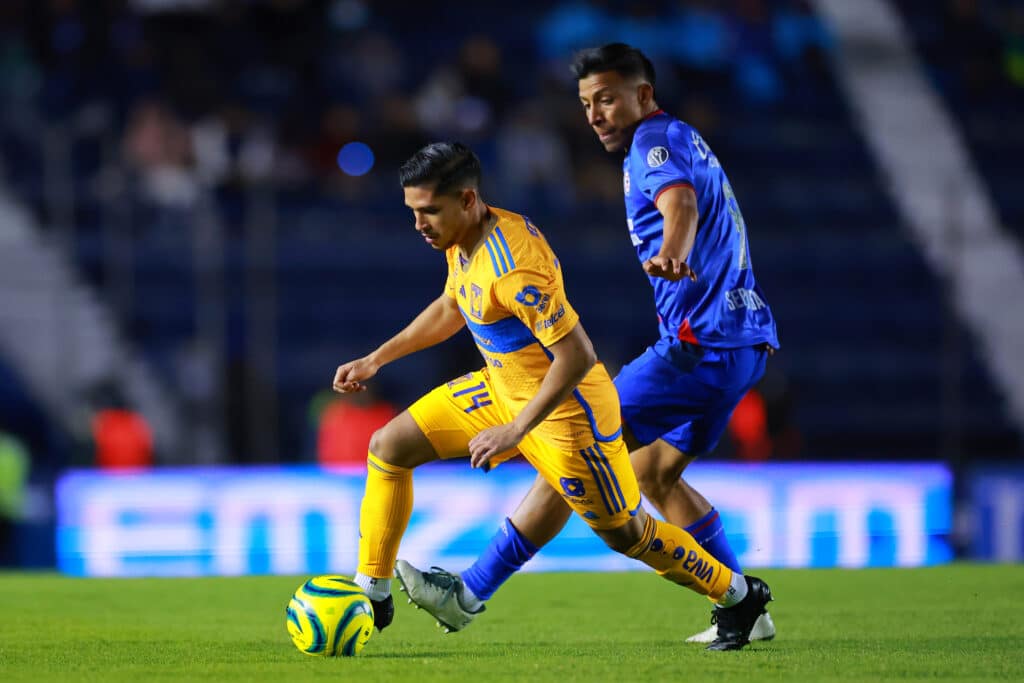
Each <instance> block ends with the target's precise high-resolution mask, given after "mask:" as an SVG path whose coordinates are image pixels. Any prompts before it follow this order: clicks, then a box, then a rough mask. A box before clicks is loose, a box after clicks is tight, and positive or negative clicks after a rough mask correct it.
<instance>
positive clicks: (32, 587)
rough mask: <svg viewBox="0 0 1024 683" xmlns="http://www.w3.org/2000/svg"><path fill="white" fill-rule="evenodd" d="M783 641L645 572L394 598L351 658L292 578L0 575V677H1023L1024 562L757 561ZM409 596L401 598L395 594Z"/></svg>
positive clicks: (535, 579) (538, 578) (361, 680)
mask: <svg viewBox="0 0 1024 683" xmlns="http://www.w3.org/2000/svg"><path fill="white" fill-rule="evenodd" d="M763 577H764V578H765V579H766V580H768V581H769V583H770V584H771V586H772V589H773V592H774V594H775V596H776V600H777V602H775V603H773V604H772V610H771V611H772V614H773V616H774V618H775V623H776V625H777V626H778V630H779V636H778V638H776V640H775V641H774V642H772V643H764V644H757V643H755V644H754V645H752V646H750V647H749V648H747V649H746V650H743V651H741V652H725V653H711V652H705V651H704V650H703V649H702V648H701V647H700V646H694V645H686V644H684V643H683V642H682V640H683V637H684V636H686V635H689V634H690V633H692V632H694V631H696V630H698V629H700V628H703V627H704V626H705V625H706V623H707V617H708V603H707V602H706V600H705V599H703V598H700V597H698V596H696V595H694V594H691V593H689V592H687V591H685V590H683V589H679V588H676V587H675V586H673V585H671V584H668V583H666V582H664V581H661V580H659V579H657V578H656V577H654V576H652V575H650V574H646V573H639V572H638V573H629V574H524V575H521V576H518V577H515V578H514V579H513V580H512V581H510V582H509V583H508V585H506V586H505V588H504V589H503V590H502V591H501V592H500V593H499V594H498V595H497V596H496V597H495V598H494V599H493V600H492V601H491V604H490V606H489V608H488V611H487V613H486V614H485V615H483V616H482V617H481V618H479V619H478V620H477V622H476V623H474V624H473V625H472V626H470V627H469V628H468V629H467V630H465V631H463V632H461V633H456V634H451V635H447V636H446V635H442V634H441V632H440V631H439V630H438V629H436V628H435V627H434V624H433V620H432V619H431V618H430V617H429V615H427V614H426V613H424V612H417V611H414V610H413V609H411V607H410V606H408V605H406V604H405V601H404V600H400V601H398V602H400V603H401V604H399V605H398V611H397V614H396V616H395V622H394V624H393V625H392V626H391V628H389V629H388V630H386V631H385V632H384V633H383V634H379V633H378V634H374V636H373V638H372V639H371V640H370V642H369V644H368V645H367V647H366V649H365V650H364V651H363V654H362V655H360V656H359V657H357V658H354V659H343V658H336V659H327V658H319V657H308V656H305V655H302V654H300V653H299V652H298V651H297V650H296V649H294V647H293V646H292V644H291V641H290V640H289V639H288V635H287V632H286V630H285V616H284V606H285V603H286V602H287V600H288V597H289V596H290V595H291V592H292V591H293V590H294V589H295V588H296V587H297V586H298V584H299V583H300V579H299V578H296V577H245V578H210V579H139V580H134V579H112V580H106V579H73V578H66V577H62V576H55V575H40V574H35V575H33V574H0V606H2V608H3V619H2V620H0V681H20V680H26V681H27V680H32V681H51V680H61V681H68V680H93V681H121V680H124V681H165V680H209V681H234V680H238V681H254V680H267V681H280V682H281V683H289V682H291V681H302V680H313V679H317V680H332V681H338V682H341V681H353V682H357V683H366V682H369V681H399V682H400V681H410V682H411V683H425V682H426V681H483V682H485V683H492V682H493V681H530V682H531V683H535V682H538V681H559V683H565V682H568V681H588V682H589V681H615V682H616V683H621V682H625V681H685V682H694V683H695V682H697V681H714V682H715V683H718V682H720V681H743V682H744V683H751V682H753V681H768V680H771V681H805V680H816V681H817V680H843V681H876V680H880V679H894V680H896V679H898V680H993V679H1002V680H1022V679H1024V654H1022V648H1021V644H1022V639H1024V618H1022V614H1024V571H1022V569H1021V568H1019V567H1012V566H977V565H952V566H946V567H938V568H930V569H916V570H898V569H897V570H859V571H842V570H828V571H826V570H819V571H793V570H789V571H772V570H766V571H764V572H763ZM398 595H399V596H401V594H398Z"/></svg>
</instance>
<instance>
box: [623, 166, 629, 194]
mask: <svg viewBox="0 0 1024 683" xmlns="http://www.w3.org/2000/svg"><path fill="white" fill-rule="evenodd" d="M622 191H623V192H625V193H626V194H629V171H623V172H622Z"/></svg>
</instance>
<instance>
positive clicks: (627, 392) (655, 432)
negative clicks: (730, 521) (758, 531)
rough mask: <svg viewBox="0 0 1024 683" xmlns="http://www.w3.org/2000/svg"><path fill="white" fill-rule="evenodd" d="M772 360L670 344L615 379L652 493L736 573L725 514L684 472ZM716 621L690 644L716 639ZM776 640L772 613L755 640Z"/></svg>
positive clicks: (668, 515) (635, 456)
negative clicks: (712, 503) (719, 511)
mask: <svg viewBox="0 0 1024 683" xmlns="http://www.w3.org/2000/svg"><path fill="white" fill-rule="evenodd" d="M766 357H767V354H766V353H765V352H764V351H757V350H755V349H738V350H734V351H715V350H705V349H699V348H696V347H693V346H690V345H687V344H681V343H679V342H678V341H669V340H662V342H659V343H658V344H657V345H655V347H654V348H649V349H647V351H646V352H645V353H644V354H642V355H641V356H640V357H639V358H637V359H636V360H634V361H632V362H631V363H629V364H628V365H626V366H625V367H624V368H623V369H622V371H621V372H620V373H619V375H618V376H617V377H616V378H615V386H616V389H617V390H618V392H619V397H620V402H621V405H622V414H623V423H624V424H623V436H624V438H625V439H626V443H627V444H628V445H629V447H630V450H631V454H630V455H631V460H632V462H633V468H634V470H635V471H636V474H637V478H638V479H639V481H640V488H641V490H642V491H643V493H644V495H645V496H646V497H647V499H648V500H650V501H651V504H652V505H653V506H654V507H655V509H657V510H658V511H659V512H660V513H661V514H662V515H663V516H664V517H665V519H666V520H668V521H670V522H672V523H673V524H676V525H677V526H680V527H683V528H684V529H686V530H687V531H688V532H690V533H691V534H692V535H693V536H694V538H696V539H697V542H698V543H700V544H701V546H703V547H704V548H705V549H706V550H708V551H709V552H710V553H711V554H712V555H714V556H715V557H716V558H718V559H719V560H720V561H722V562H723V563H725V564H726V565H728V566H729V567H730V568H731V569H733V570H734V571H741V566H740V564H739V561H738V560H737V558H736V554H735V552H734V551H733V549H732V547H731V545H730V543H729V540H728V537H727V536H726V533H725V529H724V527H723V524H722V520H721V518H720V516H719V514H718V511H717V510H716V509H715V508H714V507H713V506H712V505H711V503H710V502H708V500H707V499H706V498H705V497H704V496H703V495H701V493H700V492H699V491H697V490H696V489H695V488H693V487H692V486H691V485H690V484H689V483H688V482H687V481H686V478H685V474H684V472H685V470H686V468H687V467H688V466H689V464H690V463H691V462H693V461H694V460H696V459H697V457H696V456H697V455H700V454H702V453H706V452H708V451H710V450H712V449H713V448H714V447H715V445H716V444H717V443H718V440H719V439H720V438H721V436H722V434H723V432H724V431H725V428H726V425H727V424H728V420H729V416H730V415H731V414H732V411H733V409H734V408H735V406H736V404H737V403H738V402H739V400H740V399H741V398H742V397H743V395H744V394H745V393H746V392H747V390H748V389H749V388H750V387H751V386H752V385H753V384H754V383H756V382H757V380H758V379H759V378H760V377H761V375H762V374H763V373H764V365H765V360H766ZM716 620H717V617H713V618H712V626H711V627H710V628H708V629H706V630H705V631H702V632H700V633H698V634H695V635H693V636H690V637H689V638H687V641H688V642H705V643H706V642H711V641H713V640H714V639H715V638H716V637H717V629H716V627H715V621H716ZM774 636H775V626H774V624H773V623H772V620H771V617H770V615H768V614H767V613H765V615H764V616H763V617H762V618H761V619H759V620H758V623H757V624H756V625H755V628H754V630H753V632H752V634H751V637H752V638H753V639H757V640H765V639H771V638H773V637H774Z"/></svg>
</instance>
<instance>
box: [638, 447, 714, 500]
mask: <svg viewBox="0 0 1024 683" xmlns="http://www.w3.org/2000/svg"><path fill="white" fill-rule="evenodd" d="M629 459H630V462H632V464H633V471H634V472H636V476H637V479H638V480H639V481H640V488H641V490H642V491H643V492H644V493H645V494H647V495H650V494H649V491H650V489H651V487H653V486H657V485H662V484H665V483H670V482H674V481H676V480H678V479H679V477H681V476H682V475H683V471H684V470H686V468H687V466H688V465H689V464H690V463H691V462H693V461H694V460H696V459H697V458H696V457H695V456H691V455H689V454H687V453H684V452H683V451H682V450H680V449H679V448H677V447H675V446H673V445H672V444H670V443H669V442H667V441H665V440H664V439H655V440H654V441H652V442H651V443H649V444H647V445H646V446H641V447H640V448H637V449H636V450H634V451H631V452H630V454H629Z"/></svg>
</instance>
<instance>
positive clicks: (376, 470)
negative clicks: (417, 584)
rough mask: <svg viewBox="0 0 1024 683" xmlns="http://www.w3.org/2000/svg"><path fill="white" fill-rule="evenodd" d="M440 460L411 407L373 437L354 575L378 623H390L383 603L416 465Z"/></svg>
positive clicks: (388, 608)
mask: <svg viewBox="0 0 1024 683" xmlns="http://www.w3.org/2000/svg"><path fill="white" fill-rule="evenodd" d="M421 400H422V399H421ZM436 459H437V454H436V453H435V451H434V448H433V446H432V445H431V443H430V441H429V440H427V437H426V436H425V435H424V434H423V432H422V431H421V430H420V428H419V426H418V425H417V424H416V421H415V420H413V418H412V416H411V415H410V414H409V411H407V410H406V411H403V412H402V413H401V414H400V415H398V416H396V417H395V418H393V419H392V420H391V421H390V422H388V423H387V424H386V425H385V426H384V427H382V428H380V429H379V430H377V431H376V432H375V433H374V434H373V437H372V438H371V439H370V447H369V452H368V453H367V456H366V490H365V493H364V495H363V500H362V503H361V505H360V508H359V564H358V566H357V568H356V575H355V577H354V580H355V582H356V583H357V584H359V586H360V587H362V589H363V590H364V591H365V592H366V595H367V596H368V597H369V598H370V600H371V601H373V603H374V617H375V619H374V621H375V623H376V625H377V627H378V628H384V627H385V626H387V625H388V623H390V621H391V618H390V617H391V615H392V614H393V612H394V609H393V607H391V606H390V605H385V604H383V603H384V602H385V601H386V600H387V599H388V597H389V596H390V594H391V570H392V567H394V565H395V558H396V556H397V555H398V545H399V543H400V542H401V540H402V536H403V534H405V529H406V526H408V524H409V517H410V516H411V515H412V501H413V494H412V471H413V468H415V467H416V466H418V465H421V464H423V463H425V462H430V461H432V460H436ZM389 612H390V614H389Z"/></svg>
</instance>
